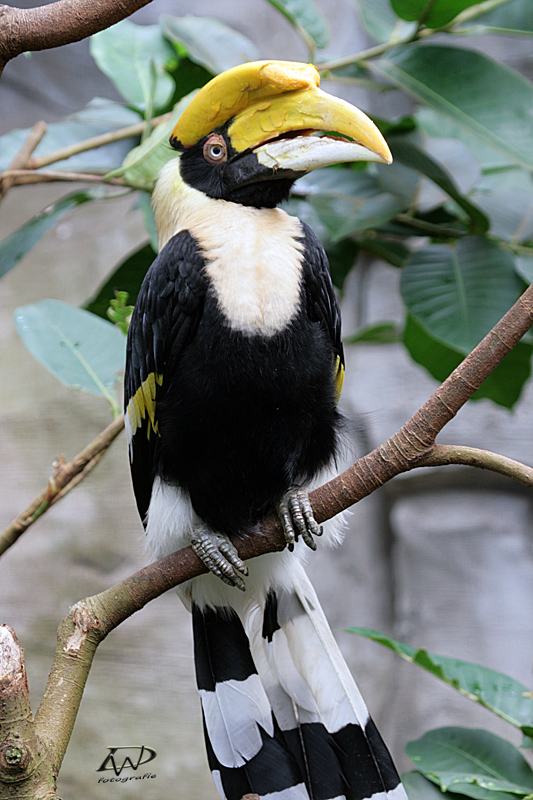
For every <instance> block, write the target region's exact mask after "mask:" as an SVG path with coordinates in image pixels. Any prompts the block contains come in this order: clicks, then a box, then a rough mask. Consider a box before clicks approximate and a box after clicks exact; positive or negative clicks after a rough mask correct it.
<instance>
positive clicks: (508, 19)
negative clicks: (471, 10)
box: [459, 0, 533, 35]
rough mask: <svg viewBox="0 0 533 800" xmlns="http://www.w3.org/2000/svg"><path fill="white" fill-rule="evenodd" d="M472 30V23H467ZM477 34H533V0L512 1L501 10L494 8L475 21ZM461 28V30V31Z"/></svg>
mask: <svg viewBox="0 0 533 800" xmlns="http://www.w3.org/2000/svg"><path fill="white" fill-rule="evenodd" d="M465 25H466V26H467V27H468V28H470V29H471V27H472V23H465ZM473 25H474V26H475V32H476V33H514V34H522V35H531V34H532V33H533V3H532V2H531V0H512V2H509V3H505V4H504V5H503V6H502V7H501V8H493V9H492V11H487V12H486V13H485V14H482V15H480V16H479V17H476V19H475V20H474V21H473ZM461 28H462V26H460V28H459V29H461Z"/></svg>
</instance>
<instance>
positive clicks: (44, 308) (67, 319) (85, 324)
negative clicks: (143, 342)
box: [15, 300, 126, 411]
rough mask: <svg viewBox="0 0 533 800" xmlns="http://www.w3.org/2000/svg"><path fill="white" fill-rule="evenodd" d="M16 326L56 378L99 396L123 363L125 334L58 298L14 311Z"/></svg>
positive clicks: (109, 392)
mask: <svg viewBox="0 0 533 800" xmlns="http://www.w3.org/2000/svg"><path fill="white" fill-rule="evenodd" d="M15 325H16V328H17V331H18V333H19V335H20V337H21V339H22V341H23V342H24V344H25V345H26V347H27V348H28V350H29V351H30V353H31V354H32V355H33V356H34V357H35V358H36V359H37V360H38V361H40V362H41V364H43V365H44V366H45V367H46V368H47V369H48V370H50V372H51V373H52V374H53V375H55V376H56V378H59V380H60V381H61V382H62V383H66V384H67V385H68V386H73V387H75V388H77V389H85V390H87V391H88V392H92V393H93V394H96V395H100V396H102V397H105V398H106V400H108V402H109V403H111V405H112V407H113V409H114V410H115V411H116V410H117V404H116V401H115V398H114V397H113V393H112V387H113V386H114V384H115V383H116V382H117V380H118V373H119V371H120V369H121V368H122V367H123V366H124V360H125V354H126V337H125V336H124V334H123V333H121V332H120V331H119V330H118V328H116V327H115V326H114V325H112V324H111V323H110V322H106V321H104V320H103V319H100V317H97V316H95V315H94V314H90V313H89V312H88V311H84V310H83V309H81V308H76V306H71V305H69V304H68V303H63V302H61V301H60V300H41V301H40V302H38V303H35V304H34V305H29V306H21V307H20V308H17V309H16V310H15Z"/></svg>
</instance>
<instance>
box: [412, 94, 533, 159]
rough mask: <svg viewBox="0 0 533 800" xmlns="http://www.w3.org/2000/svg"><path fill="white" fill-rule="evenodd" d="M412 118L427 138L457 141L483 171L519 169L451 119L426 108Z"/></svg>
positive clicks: (501, 153)
mask: <svg viewBox="0 0 533 800" xmlns="http://www.w3.org/2000/svg"><path fill="white" fill-rule="evenodd" d="M414 116H415V119H416V121H417V123H418V125H419V127H420V128H421V129H422V130H423V131H424V132H425V133H427V134H428V135H429V136H435V137H439V138H441V139H442V138H444V139H458V140H459V141H460V142H462V143H463V144H465V145H466V146H467V147H468V149H469V150H470V152H471V153H472V155H473V156H474V158H475V159H476V161H477V162H478V164H480V165H481V166H482V167H483V168H484V169H486V170H490V169H495V168H497V169H501V168H502V167H507V166H510V167H512V169H514V170H518V169H520V167H517V166H516V164H514V163H513V162H511V161H510V160H509V159H508V158H507V157H506V156H505V155H504V153H503V152H502V151H501V150H497V149H496V148H495V147H492V146H491V145H490V144H489V143H488V142H487V141H486V140H481V139H480V137H479V136H478V134H477V133H474V132H473V131H471V130H469V129H468V128H465V127H464V125H463V124H462V123H461V122H457V121H456V120H455V119H453V118H452V117H446V116H444V114H440V113H439V112H438V111H435V110H434V109H433V108H428V107H427V106H420V107H419V108H417V109H416V111H415V114H414ZM526 174H528V173H526Z"/></svg>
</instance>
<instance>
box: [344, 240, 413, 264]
mask: <svg viewBox="0 0 533 800" xmlns="http://www.w3.org/2000/svg"><path fill="white" fill-rule="evenodd" d="M357 244H358V245H359V247H360V248H361V250H366V252H367V253H372V255H374V256H377V257H378V258H381V259H383V261H386V262H387V263H388V264H391V265H392V266H393V267H403V266H404V265H405V262H406V261H407V259H408V258H409V256H410V255H411V251H410V250H409V248H408V247H406V246H405V244H404V243H403V242H397V241H395V240H394V239H385V237H382V236H378V235H374V236H359V237H357Z"/></svg>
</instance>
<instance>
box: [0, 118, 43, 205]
mask: <svg viewBox="0 0 533 800" xmlns="http://www.w3.org/2000/svg"><path fill="white" fill-rule="evenodd" d="M45 133H46V122H43V121H42V120H41V121H40V122H36V123H35V125H34V126H33V128H32V129H31V131H30V132H29V134H28V136H27V137H26V141H25V142H24V144H23V145H22V147H21V148H20V150H19V152H18V153H17V155H16V156H15V158H14V159H13V161H12V162H11V164H10V165H9V167H8V169H7V172H8V173H9V172H11V173H12V172H13V171H14V170H19V169H26V168H27V166H28V163H29V162H30V161H31V154H32V153H33V151H34V150H35V148H36V147H37V145H38V144H39V142H40V141H41V139H42V138H43V136H44V135H45ZM12 185H13V179H12V178H10V177H9V175H8V174H7V173H6V172H4V173H3V174H2V175H0V200H2V198H3V197H4V195H5V194H6V192H7V191H8V189H10V188H11V186H12Z"/></svg>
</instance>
